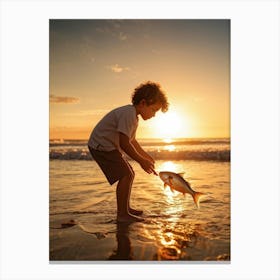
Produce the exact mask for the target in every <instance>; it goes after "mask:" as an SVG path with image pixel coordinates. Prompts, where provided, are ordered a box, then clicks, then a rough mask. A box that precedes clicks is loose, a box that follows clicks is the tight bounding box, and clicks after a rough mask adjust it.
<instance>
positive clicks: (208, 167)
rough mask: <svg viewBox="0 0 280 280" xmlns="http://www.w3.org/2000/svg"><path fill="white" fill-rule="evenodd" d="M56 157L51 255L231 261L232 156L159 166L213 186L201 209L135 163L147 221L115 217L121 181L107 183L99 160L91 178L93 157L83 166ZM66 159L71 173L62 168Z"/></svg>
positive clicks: (136, 201) (198, 185) (135, 198)
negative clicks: (225, 160) (117, 185)
mask: <svg viewBox="0 0 280 280" xmlns="http://www.w3.org/2000/svg"><path fill="white" fill-rule="evenodd" d="M51 164H52V165H53V166H52V168H53V170H55V171H53V172H55V174H56V175H55V176H53V177H52V178H53V179H54V180H51V186H53V188H52V189H51V192H50V252H49V259H50V261H77V260H79V261H110V260H126V261H127V260H132V261H222V262H225V261H230V211H229V210H230V188H229V163H216V162H195V161H193V162H187V161H177V162H164V161H162V162H159V163H158V169H160V170H163V169H166V168H167V167H168V168H169V170H170V168H173V169H174V171H176V170H177V171H178V172H179V171H183V170H185V171H187V172H186V173H187V174H186V175H185V177H186V178H189V181H190V182H191V185H192V186H193V188H194V189H195V190H197V191H202V192H204V193H207V195H206V196H205V197H204V198H202V200H201V203H200V209H197V208H196V206H195V205H194V203H193V200H192V198H191V196H189V195H186V197H184V196H183V195H182V194H180V193H178V192H174V193H172V192H171V191H170V190H169V189H164V188H163V185H162V182H161V181H160V179H159V178H158V177H156V176H151V175H146V174H144V173H142V171H141V170H140V167H138V166H137V165H136V164H134V163H133V167H134V169H135V170H136V174H137V175H136V178H135V183H134V186H133V189H132V195H131V196H132V197H131V202H132V206H133V207H135V208H138V209H142V210H144V214H143V216H142V217H143V218H144V219H145V221H144V222H138V223H132V224H125V223H124V224H123V223H117V222H116V201H115V186H113V187H110V186H107V183H106V182H105V181H104V180H103V178H102V174H101V173H98V168H97V167H94V168H96V170H94V172H95V174H97V177H95V178H94V179H90V178H91V177H90V174H91V172H92V170H89V169H90V168H91V167H93V165H94V164H95V163H93V162H83V163H82V165H83V166H81V163H79V166H80V171H77V166H75V165H77V163H75V162H73V164H70V165H69V161H68V162H67V163H63V161H60V162H59V163H58V162H51ZM64 164H65V166H64ZM63 166H64V167H65V168H66V169H67V170H68V171H67V172H68V173H67V172H65V170H64V171H63V172H62V171H61V173H58V170H62V169H63ZM85 170H87V172H86V173H85ZM77 172H78V173H79V172H80V173H79V174H77ZM61 174H64V175H63V178H62V179H61V180H60V179H59V178H61ZM65 174H66V175H65ZM71 174H72V175H71ZM72 176H75V178H77V176H78V177H79V179H77V181H76V182H75V181H73V180H72V179H71V178H72Z"/></svg>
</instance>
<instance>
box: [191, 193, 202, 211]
mask: <svg viewBox="0 0 280 280" xmlns="http://www.w3.org/2000/svg"><path fill="white" fill-rule="evenodd" d="M203 195H204V193H201V192H194V193H193V195H192V197H193V200H194V203H195V205H196V207H197V208H199V200H200V198H201V196H203Z"/></svg>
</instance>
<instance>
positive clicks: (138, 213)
mask: <svg viewBox="0 0 280 280" xmlns="http://www.w3.org/2000/svg"><path fill="white" fill-rule="evenodd" d="M129 166H130V165H129ZM130 167H131V166H130ZM131 172H132V176H133V178H132V181H131V185H130V188H129V194H128V207H127V209H128V212H129V213H130V214H132V215H136V216H138V215H142V214H143V211H142V210H136V209H133V208H131V207H130V194H131V189H132V183H133V180H134V177H135V173H134V171H133V169H132V167H131Z"/></svg>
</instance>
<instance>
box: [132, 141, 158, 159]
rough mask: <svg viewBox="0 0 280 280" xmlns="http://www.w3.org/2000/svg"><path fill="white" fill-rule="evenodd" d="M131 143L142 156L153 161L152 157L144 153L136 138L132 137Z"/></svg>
mask: <svg viewBox="0 0 280 280" xmlns="http://www.w3.org/2000/svg"><path fill="white" fill-rule="evenodd" d="M131 143H132V145H133V146H134V148H135V150H136V151H137V152H138V153H139V154H140V155H141V156H142V157H144V158H147V159H149V160H151V161H152V162H153V163H155V161H154V159H153V158H152V157H151V156H150V155H149V154H148V153H146V152H145V151H144V150H143V149H142V147H141V146H140V144H139V143H138V142H137V140H136V139H135V138H134V139H133V140H132V141H131Z"/></svg>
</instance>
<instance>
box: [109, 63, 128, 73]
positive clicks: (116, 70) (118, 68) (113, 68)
mask: <svg viewBox="0 0 280 280" xmlns="http://www.w3.org/2000/svg"><path fill="white" fill-rule="evenodd" d="M107 68H108V69H110V70H111V71H113V72H114V73H121V72H123V71H129V70H130V68H129V67H122V66H120V65H119V64H114V65H109V66H107Z"/></svg>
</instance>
